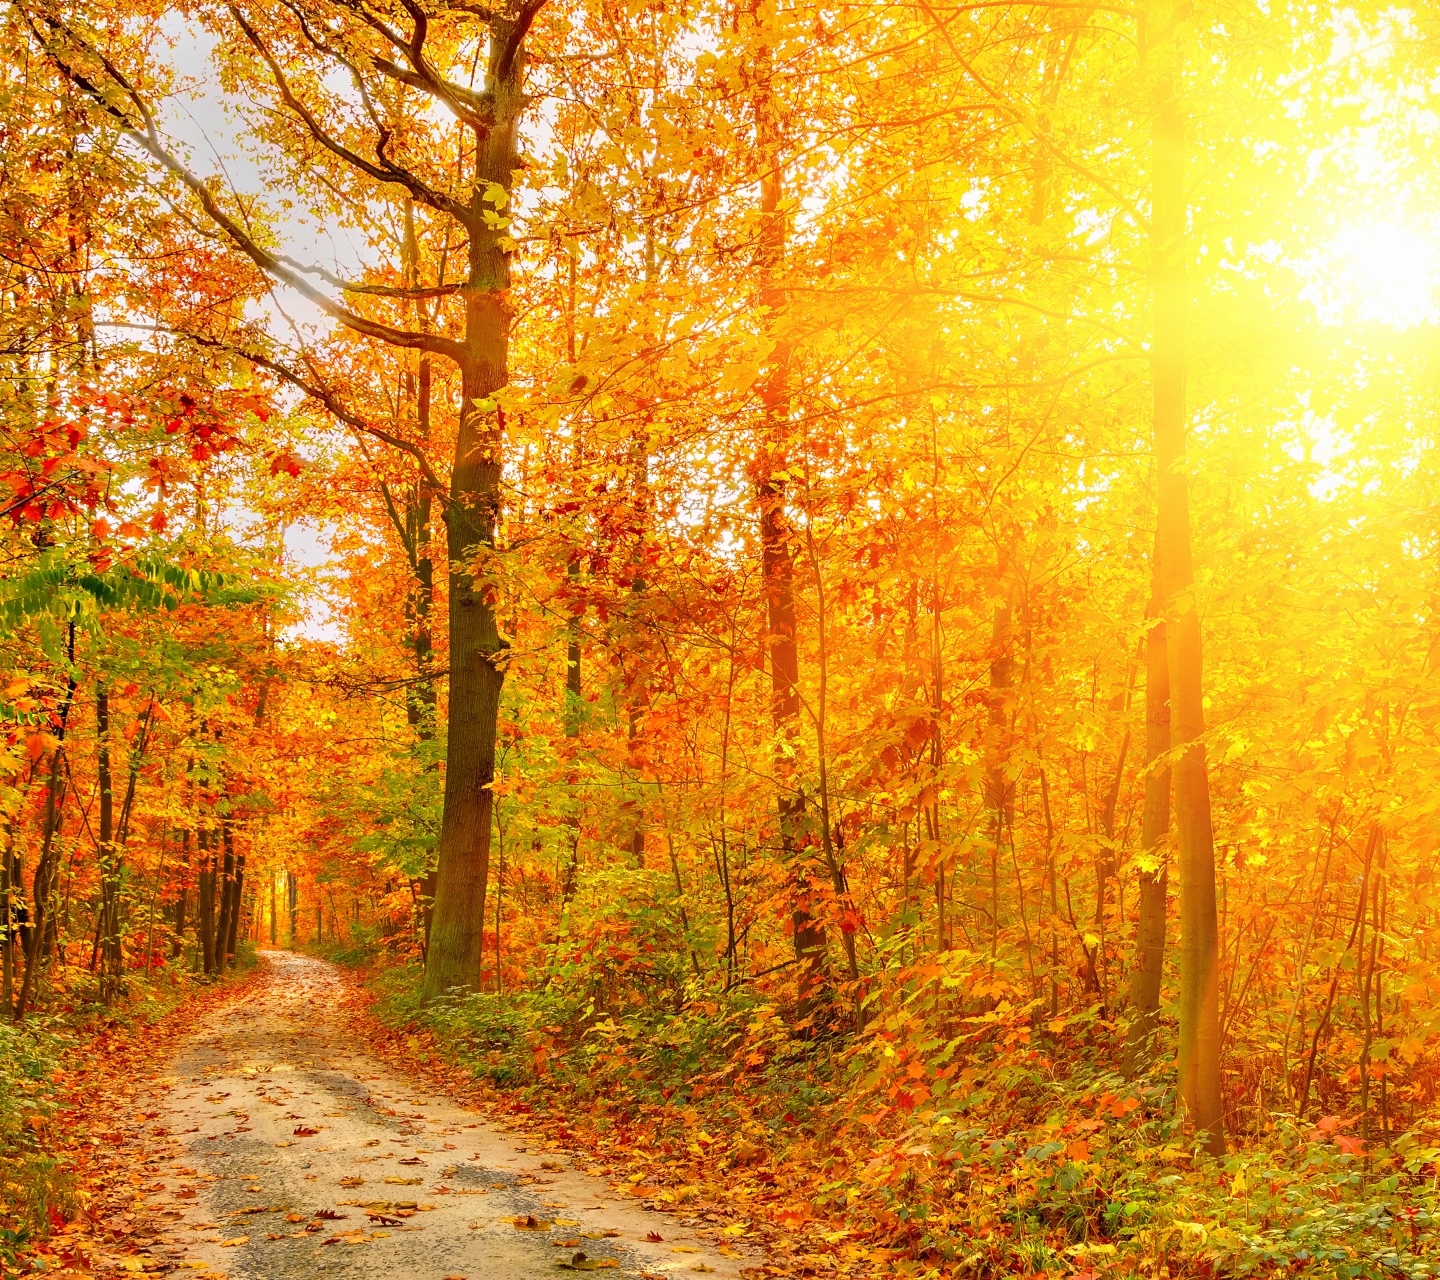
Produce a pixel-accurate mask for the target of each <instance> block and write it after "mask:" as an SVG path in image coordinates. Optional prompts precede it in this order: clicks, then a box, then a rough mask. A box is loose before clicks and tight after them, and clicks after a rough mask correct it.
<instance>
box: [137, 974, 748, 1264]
mask: <svg viewBox="0 0 1440 1280" xmlns="http://www.w3.org/2000/svg"><path fill="white" fill-rule="evenodd" d="M264 963H265V965H266V972H265V973H264V974H263V975H262V977H261V980H260V981H259V982H258V984H256V985H255V986H253V987H252V988H250V989H249V990H247V991H246V992H245V993H244V994H242V995H240V996H238V997H237V999H236V1000H235V1001H234V1002H233V1003H231V1004H229V1005H227V1006H225V1007H223V1008H221V1009H220V1010H218V1011H217V1012H214V1013H212V1014H210V1015H208V1016H207V1017H206V1019H205V1020H204V1021H203V1022H202V1023H201V1024H200V1025H199V1026H198V1028H197V1030H196V1032H195V1033H194V1035H192V1036H191V1037H190V1038H189V1039H188V1041H187V1042H186V1044H185V1046H184V1048H183V1049H182V1051H181V1053H180V1054H179V1056H178V1057H177V1058H176V1059H175V1061H174V1062H173V1064H172V1065H171V1067H170V1069H169V1074H168V1075H166V1076H163V1077H160V1078H159V1079H158V1080H157V1081H156V1082H155V1084H154V1086H153V1087H152V1088H151V1089H150V1091H149V1097H148V1098H147V1097H146V1095H145V1093H144V1092H143V1091H142V1094H141V1106H142V1107H143V1108H144V1111H143V1114H144V1115H145V1116H146V1117H147V1130H148V1132H149V1134H150V1135H151V1143H152V1145H151V1148H150V1150H148V1151H147V1152H145V1153H143V1154H141V1153H137V1166H138V1167H137V1170H136V1172H137V1174H138V1175H139V1176H140V1179H141V1183H140V1185H141V1188H142V1190H143V1194H144V1199H145V1208H146V1209H147V1210H148V1211H149V1213H151V1214H158V1215H159V1218H160V1220H161V1221H162V1222H165V1223H166V1224H167V1229H166V1230H164V1231H163V1232H162V1233H161V1234H160V1235H159V1236H157V1237H156V1238H155V1239H154V1240H153V1241H151V1242H149V1245H148V1252H149V1257H148V1259H147V1258H145V1255H144V1252H143V1251H142V1254H141V1255H140V1257H139V1259H137V1261H143V1262H144V1263H145V1265H146V1266H147V1269H162V1268H178V1267H186V1268H190V1269H192V1270H193V1271H194V1272H196V1273H203V1272H205V1271H207V1270H208V1271H209V1272H212V1273H215V1272H223V1273H226V1274H228V1275H229V1276H231V1277H233V1278H234V1280H248V1278H250V1277H254V1278H256V1280H260V1278H263V1277H289V1276H311V1275H314V1274H317V1273H319V1274H323V1275H324V1276H326V1277H371V1276H374V1277H384V1280H412V1278H413V1280H443V1278H445V1277H460V1276H463V1277H466V1280H527V1278H529V1277H536V1276H547V1277H550V1278H551V1280H554V1278H555V1277H557V1276H561V1275H564V1274H567V1272H566V1268H565V1266H562V1265H561V1264H567V1265H568V1266H570V1267H571V1268H573V1269H576V1270H582V1271H588V1270H600V1271H610V1270H612V1269H613V1271H614V1274H615V1275H616V1276H617V1277H618V1276H621V1275H630V1276H641V1275H653V1276H659V1275H666V1276H676V1277H680V1276H684V1277H688V1276H689V1275H690V1274H691V1273H693V1272H712V1273H714V1274H715V1275H717V1276H721V1277H738V1276H739V1274H740V1268H741V1267H742V1266H754V1265H756V1263H757V1261H758V1259H757V1258H754V1257H747V1256H745V1255H744V1253H743V1252H742V1250H743V1245H741V1244H739V1243H738V1242H735V1241H730V1240H727V1239H725V1238H724V1237H717V1236H712V1237H711V1238H709V1239H706V1238H702V1236H700V1235H698V1234H697V1229H698V1228H702V1227H703V1224H702V1223H701V1222H700V1221H699V1220H697V1219H689V1220H686V1219H683V1218H682V1217H680V1215H677V1214H662V1213H657V1212H652V1211H647V1210H646V1209H644V1208H642V1207H640V1206H638V1205H636V1204H635V1203H634V1201H633V1199H629V1200H628V1203H627V1199H628V1197H626V1196H624V1194H623V1192H621V1191H620V1190H617V1189H616V1188H615V1187H612V1185H611V1184H610V1183H609V1182H607V1181H604V1180H603V1179H601V1178H597V1177H594V1176H591V1175H590V1174H587V1173H583V1172H580V1171H578V1170H576V1169H574V1168H573V1167H571V1162H570V1161H569V1160H568V1159H567V1158H565V1157H564V1156H562V1155H557V1154H556V1153H554V1152H551V1151H545V1150H541V1149H538V1148H537V1147H535V1146H534V1144H533V1143H531V1142H527V1141H526V1140H525V1139H524V1137H523V1136H519V1135H516V1134H513V1133H507V1132H505V1131H504V1130H502V1129H499V1128H496V1127H494V1126H493V1125H491V1124H488V1123H485V1122H484V1121H482V1120H481V1118H480V1117H479V1116H478V1115H476V1114H474V1113H473V1112H468V1111H466V1110H464V1109H463V1108H462V1107H460V1106H459V1105H457V1104H455V1103H453V1102H451V1101H450V1100H448V1099H446V1098H443V1097H433V1096H429V1095H428V1094H427V1092H426V1091H425V1090H424V1089H423V1088H421V1087H418V1086H417V1085H416V1084H415V1083H414V1082H412V1081H407V1080H406V1079H404V1078H403V1077H402V1076H399V1075H397V1074H396V1073H395V1072H394V1071H393V1070H391V1069H389V1068H387V1067H385V1066H382V1065H381V1064H380V1063H379V1062H377V1061H375V1060H374V1059H373V1058H370V1057H367V1056H366V1054H365V1052H364V1046H363V1045H358V1044H354V1043H349V1042H347V1035H348V1033H347V1032H346V1031H345V1029H344V1027H343V1025H342V1022H341V1020H340V1017H339V1003H340V1000H339V998H340V995H341V978H340V975H339V973H338V972H337V971H336V970H335V969H334V968H333V967H332V966H330V965H327V964H325V963H324V962H322V961H319V960H314V959H310V958H308V957H304V956H298V955H294V954H292V953H289V952H267V953H264ZM138 1207H139V1206H137V1208H138ZM517 1224H518V1225H517ZM657 1237H658V1238H657ZM130 1265H131V1266H132V1267H133V1266H134V1265H136V1263H135V1262H132V1263H131V1264H130Z"/></svg>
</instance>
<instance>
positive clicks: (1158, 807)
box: [1125, 556, 1170, 1076]
mask: <svg viewBox="0 0 1440 1280" xmlns="http://www.w3.org/2000/svg"><path fill="white" fill-rule="evenodd" d="M1161 608H1162V602H1161V586H1160V564H1159V558H1158V556H1157V557H1156V558H1155V559H1154V560H1153V561H1152V570H1151V593H1150V608H1149V609H1148V610H1147V615H1148V616H1149V618H1150V620H1151V621H1150V627H1149V630H1148V631H1147V632H1146V633H1145V766H1146V768H1145V812H1144V817H1143V818H1142V820H1141V827H1140V853H1141V857H1142V858H1143V859H1144V861H1145V862H1146V863H1154V864H1155V865H1153V866H1146V865H1142V866H1141V868H1140V919H1139V923H1138V926H1137V928H1136V933H1135V964H1134V967H1133V968H1132V969H1131V971H1130V1009H1131V1013H1130V1026H1129V1029H1128V1032H1127V1041H1126V1046H1125V1071H1126V1074H1127V1075H1130V1076H1135V1075H1139V1074H1140V1073H1141V1072H1142V1071H1144V1070H1145V1069H1146V1068H1147V1067H1148V1066H1149V1065H1150V1063H1151V1062H1152V1061H1153V1059H1154V1056H1155V1019H1156V1016H1157V1015H1158V1014H1159V1012H1160V979H1161V976H1162V974H1163V972H1164V965H1165V905H1166V896H1167V893H1168V890H1169V878H1170V877H1169V866H1168V851H1167V850H1166V848H1165V842H1166V839H1167V837H1168V836H1169V833H1170V767H1169V765H1164V764H1157V763H1156V762H1157V761H1159V760H1160V759H1161V758H1162V757H1163V756H1164V755H1165V753H1166V752H1167V751H1169V750H1170V668H1169V657H1168V652H1167V647H1166V644H1165V618H1164V615H1163V613H1162V612H1161Z"/></svg>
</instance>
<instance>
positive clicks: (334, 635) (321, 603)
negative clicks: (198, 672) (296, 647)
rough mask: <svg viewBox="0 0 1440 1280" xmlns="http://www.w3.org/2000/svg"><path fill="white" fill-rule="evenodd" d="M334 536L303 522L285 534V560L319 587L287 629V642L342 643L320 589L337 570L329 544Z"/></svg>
mask: <svg viewBox="0 0 1440 1280" xmlns="http://www.w3.org/2000/svg"><path fill="white" fill-rule="evenodd" d="M334 534H335V527H334V526H333V525H330V524H329V523H328V522H321V521H315V520H302V521H300V522H298V523H296V524H292V525H290V526H288V527H287V528H286V530H285V559H286V560H287V561H288V562H289V563H290V564H292V565H295V566H297V567H299V568H302V569H306V570H309V572H308V573H306V574H304V575H302V576H304V577H309V578H318V579H320V583H319V584H317V585H315V586H313V587H312V588H311V589H310V590H309V591H307V592H306V593H305V596H304V601H305V603H304V608H303V617H302V618H301V620H300V621H299V622H297V623H295V624H294V625H293V626H291V627H288V628H287V629H286V633H285V634H286V637H287V638H288V639H304V640H318V641H320V642H321V643H323V644H333V645H343V644H344V643H345V640H346V635H345V627H344V624H343V623H342V622H341V621H340V619H339V618H338V617H337V616H336V613H335V607H334V605H333V604H332V602H331V601H330V599H329V598H328V595H327V593H326V591H325V588H324V586H323V582H324V579H326V578H327V577H329V576H330V574H331V571H332V570H336V568H337V560H336V557H335V552H334V549H333V546H332V541H331V540H332V538H333V537H334Z"/></svg>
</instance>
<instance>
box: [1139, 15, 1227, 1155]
mask: <svg viewBox="0 0 1440 1280" xmlns="http://www.w3.org/2000/svg"><path fill="white" fill-rule="evenodd" d="M1169 39H1170V40H1171V42H1172V50H1171V51H1167V52H1169V53H1170V61H1171V63H1172V64H1173V61H1174V54H1173V36H1170V37H1169ZM1158 74H1159V79H1158V83H1157V91H1156V102H1155V114H1154V121H1153V125H1152V156H1153V175H1152V183H1153V185H1152V192H1151V205H1152V209H1151V228H1150V237H1151V252H1152V281H1153V289H1154V334H1153V337H1152V342H1151V367H1152V376H1153V384H1154V397H1155V399H1154V432H1155V462H1156V470H1157V473H1158V477H1159V484H1158V490H1159V493H1158V500H1159V522H1158V551H1159V560H1160V582H1161V588H1162V594H1163V599H1164V618H1165V630H1166V641H1167V658H1168V664H1169V670H1170V697H1171V734H1172V738H1173V740H1174V743H1175V745H1176V746H1177V747H1179V748H1182V750H1181V754H1180V756H1179V758H1178V760H1177V761H1176V764H1175V826H1176V831H1177V834H1178V836H1179V846H1180V849H1179V865H1180V1047H1179V1049H1180V1051H1179V1059H1180V1081H1179V1083H1180V1098H1181V1104H1182V1106H1183V1107H1184V1110H1185V1113H1186V1115H1187V1117H1188V1119H1189V1121H1190V1122H1191V1123H1192V1124H1194V1125H1195V1127H1196V1129H1197V1130H1198V1131H1199V1132H1200V1133H1201V1134H1203V1135H1204V1139H1205V1145H1206V1147H1207V1148H1208V1149H1209V1150H1210V1151H1211V1153H1212V1154H1220V1153H1222V1152H1223V1151H1224V1150H1225V1130H1224V1119H1223V1115H1222V1111H1221V1096H1220V950H1219V926H1218V922H1217V919H1216V904H1215V838H1214V831H1213V829H1212V825H1211V817H1210V783H1209V777H1208V773H1207V767H1206V759H1205V743H1204V733H1205V714H1204V703H1203V691H1202V686H1203V680H1202V668H1201V641H1200V615H1199V613H1198V612H1197V610H1196V605H1195V574H1194V566H1193V563H1192V559H1191V547H1190V508H1189V482H1188V477H1187V475H1186V459H1185V363H1186V349H1185V345H1186V336H1185V328H1186V310H1187V304H1188V296H1187V292H1186V284H1185V268H1184V256H1183V255H1184V242H1185V231H1186V205H1185V189H1184V125H1183V121H1182V118H1181V111H1180V103H1179V101H1178V99H1177V85H1176V80H1177V77H1176V69H1175V67H1174V66H1173V65H1167V66H1164V67H1162V68H1161V69H1160V70H1159V73H1158Z"/></svg>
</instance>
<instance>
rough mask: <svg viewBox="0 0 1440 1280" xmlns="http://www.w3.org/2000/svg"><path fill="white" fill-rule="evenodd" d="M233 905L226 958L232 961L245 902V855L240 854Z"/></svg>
mask: <svg viewBox="0 0 1440 1280" xmlns="http://www.w3.org/2000/svg"><path fill="white" fill-rule="evenodd" d="M231 895H232V898H233V903H232V905H231V908H230V927H229V929H228V930H227V931H226V942H225V958H226V959H227V960H228V959H232V958H233V957H234V955H235V943H236V940H237V938H238V937H239V933H240V916H241V912H242V906H243V904H244V901H245V896H244V895H245V855H244V854H243V853H242V854H238V855H237V856H236V858H235V887H234V889H233V890H231Z"/></svg>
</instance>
